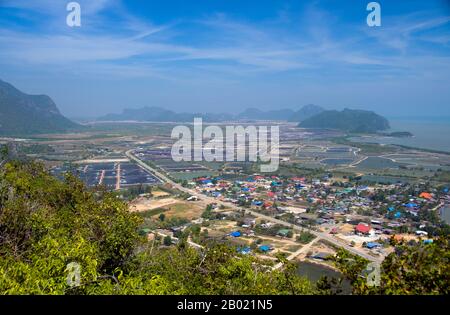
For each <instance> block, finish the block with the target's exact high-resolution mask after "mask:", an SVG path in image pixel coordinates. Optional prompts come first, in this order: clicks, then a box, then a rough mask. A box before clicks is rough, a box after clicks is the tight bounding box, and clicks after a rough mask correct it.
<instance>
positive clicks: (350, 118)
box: [299, 108, 390, 133]
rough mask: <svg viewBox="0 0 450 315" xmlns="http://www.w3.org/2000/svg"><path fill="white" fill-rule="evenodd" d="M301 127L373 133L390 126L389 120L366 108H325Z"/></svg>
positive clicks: (301, 124) (303, 122) (301, 123)
mask: <svg viewBox="0 0 450 315" xmlns="http://www.w3.org/2000/svg"><path fill="white" fill-rule="evenodd" d="M299 127H302V128H320V129H338V130H342V131H347V132H362V133H373V132H377V131H382V130H387V129H389V128H390V126H389V121H388V120H387V119H386V118H384V117H382V116H380V115H378V114H376V113H374V112H372V111H367V110H352V109H347V108H346V109H344V110H343V111H337V110H326V111H323V112H321V113H319V114H317V115H314V116H312V117H310V118H308V119H306V120H304V121H302V122H300V124H299Z"/></svg>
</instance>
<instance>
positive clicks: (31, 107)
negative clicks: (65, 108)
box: [0, 80, 80, 135]
mask: <svg viewBox="0 0 450 315" xmlns="http://www.w3.org/2000/svg"><path fill="white" fill-rule="evenodd" d="M78 127H80V126H79V125H77V124H76V123H74V122H72V121H70V120H69V119H67V118H66V117H64V116H63V115H61V113H60V112H59V110H58V108H57V107H56V104H55V103H54V102H53V100H52V99H51V98H50V97H49V96H47V95H29V94H25V93H23V92H21V91H19V90H18V89H16V88H15V87H14V86H12V85H11V84H9V83H7V82H4V81H2V80H0V135H27V134H36V133H54V132H64V131H68V130H72V129H76V128H78Z"/></svg>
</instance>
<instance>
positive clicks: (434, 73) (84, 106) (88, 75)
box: [0, 0, 450, 117]
mask: <svg viewBox="0 0 450 315" xmlns="http://www.w3.org/2000/svg"><path fill="white" fill-rule="evenodd" d="M68 2H69V1H66V0H0V79H2V80H5V81H8V82H10V83H12V84H14V85H15V86H16V87H18V88H19V89H21V90H23V91H25V92H27V93H37V94H48V95H50V96H51V97H52V98H53V99H54V100H55V102H56V103H57V105H58V107H59V108H60V109H61V111H62V112H63V113H64V114H66V115H68V116H71V117H76V116H97V115H102V114H105V113H110V112H120V111H121V109H122V108H136V107H142V106H161V107H165V108H169V109H172V110H176V111H188V112H191V111H211V112H222V111H227V112H238V111H242V110H243V109H244V108H246V107H258V108H261V109H275V108H298V107H300V106H302V105H305V104H311V103H312V104H317V105H321V106H323V107H325V108H329V109H342V108H344V107H348V108H361V109H371V110H374V111H376V112H378V113H381V114H384V115H387V116H408V115H411V116H420V115H423V114H424V113H425V114H426V115H427V116H440V115H447V116H450V88H449V87H450V5H449V1H446V0H435V1H433V0H430V1H425V0H423V1H414V0H410V1H400V0H385V1H378V2H379V3H380V5H381V15H382V25H381V26H380V27H368V26H367V24H366V17H367V14H368V13H369V12H368V11H366V6H367V4H368V2H369V1H367V0H365V1H360V0H347V1H335V0H333V1H306V0H305V1H300V0H297V1H283V0H259V1H254V0H184V1H182V0H148V1H138V0H128V1H121V0H79V1H77V2H79V3H80V5H81V23H82V26H81V27H79V28H70V27H68V26H67V25H66V16H67V14H68V12H67V11H66V5H67V3H68Z"/></svg>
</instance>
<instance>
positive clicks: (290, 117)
mask: <svg viewBox="0 0 450 315" xmlns="http://www.w3.org/2000/svg"><path fill="white" fill-rule="evenodd" d="M322 111H324V109H323V108H322V107H320V106H316V105H306V106H303V107H302V108H300V109H299V110H292V109H279V110H269V111H263V110H260V109H257V108H248V109H246V110H245V111H243V112H242V113H239V114H237V115H232V114H225V113H221V114H215V113H194V114H192V113H176V112H173V111H171V110H167V109H163V108H160V107H143V108H138V109H124V110H123V111H122V113H120V114H109V115H105V116H102V117H99V118H98V119H97V120H98V121H126V120H132V121H154V122H168V121H170V122H190V121H193V119H194V118H195V117H201V118H202V119H203V120H204V121H208V122H221V121H230V120H284V121H292V122H301V121H303V120H305V119H308V118H310V117H312V116H314V115H316V114H318V113H321V112H322Z"/></svg>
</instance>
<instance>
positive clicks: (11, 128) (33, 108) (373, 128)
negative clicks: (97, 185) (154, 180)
mask: <svg viewBox="0 0 450 315" xmlns="http://www.w3.org/2000/svg"><path fill="white" fill-rule="evenodd" d="M195 117H201V118H203V120H204V121H205V122H223V121H253V120H282V121H290V122H299V126H300V127H303V128H322V129H323V128H326V129H339V130H343V131H347V132H367V133H373V132H378V131H383V130H386V129H389V122H388V120H387V119H386V118H384V117H382V116H380V115H378V114H376V113H374V112H371V111H365V110H351V109H344V110H343V111H336V110H324V109H323V108H322V107H320V106H316V105H306V106H303V107H302V108H300V109H298V110H293V109H278V110H269V111H263V110H260V109H257V108H248V109H246V110H244V111H243V112H241V113H239V114H236V115H233V114H225V113H222V114H215V113H176V112H174V111H171V110H168V109H164V108H160V107H143V108H139V109H124V110H123V111H122V113H120V114H109V115H106V116H103V117H100V118H98V119H97V120H98V121H152V122H192V121H193V119H194V118H195ZM80 128H82V126H80V125H78V124H76V123H74V122H72V121H71V120H69V119H67V118H66V117H64V116H63V115H61V113H60V112H59V110H58V108H57V107H56V105H55V103H54V102H53V101H52V99H51V98H50V97H48V96H47V95H28V94H25V93H23V92H21V91H19V90H18V89H16V88H15V87H14V86H12V85H11V84H9V83H7V82H4V81H1V80H0V135H26V134H37V133H55V132H66V131H71V130H79V129H80Z"/></svg>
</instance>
